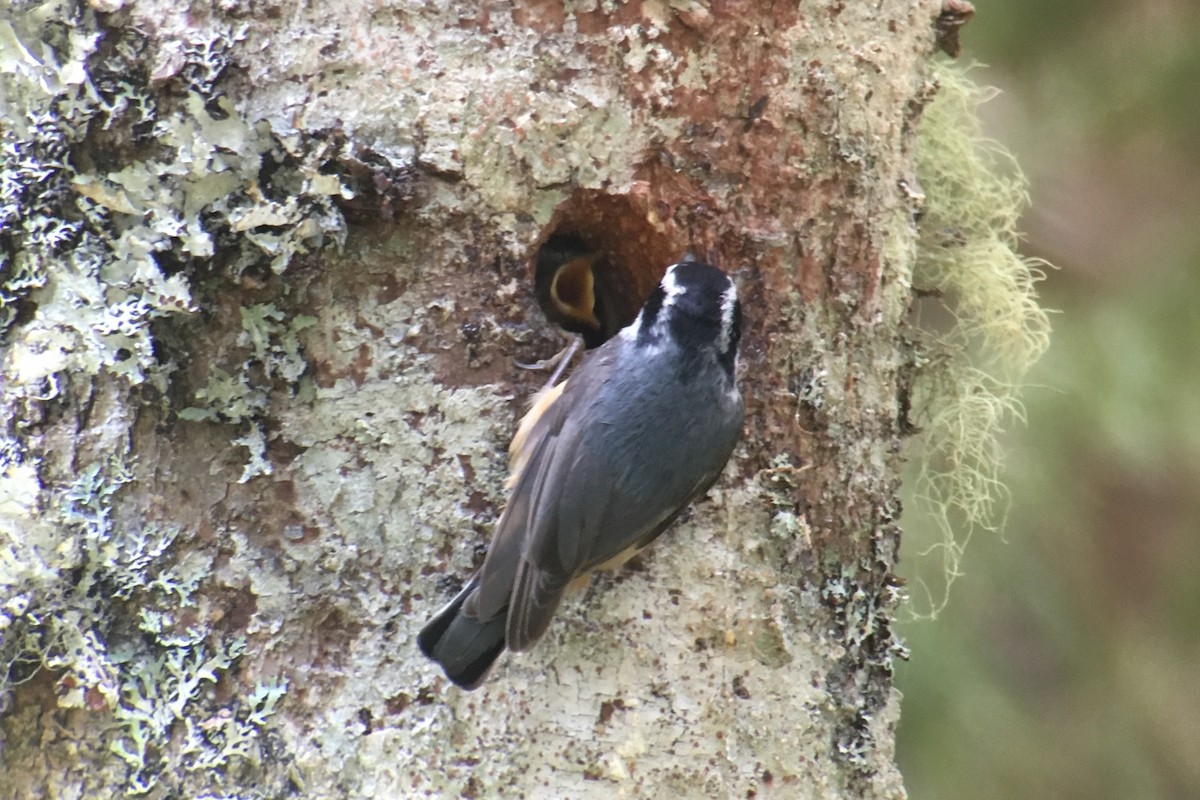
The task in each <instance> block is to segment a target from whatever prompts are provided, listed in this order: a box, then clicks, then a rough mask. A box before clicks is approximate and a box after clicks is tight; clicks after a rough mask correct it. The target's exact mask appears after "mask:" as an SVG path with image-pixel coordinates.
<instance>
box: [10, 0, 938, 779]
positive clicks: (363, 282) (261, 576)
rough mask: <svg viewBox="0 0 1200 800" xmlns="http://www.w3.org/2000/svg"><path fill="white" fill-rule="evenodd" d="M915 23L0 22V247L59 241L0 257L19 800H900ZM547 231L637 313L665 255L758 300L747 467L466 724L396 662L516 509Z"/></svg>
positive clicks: (653, 19) (754, 8)
mask: <svg viewBox="0 0 1200 800" xmlns="http://www.w3.org/2000/svg"><path fill="white" fill-rule="evenodd" d="M938 11H939V6H938V4H937V3H936V2H928V1H926V2H907V1H902V0H882V1H881V2H879V3H872V4H865V3H843V2H840V0H812V2H804V3H799V4H791V3H775V4H751V3H726V2H711V3H708V2H693V1H692V0H669V1H664V2H650V0H644V1H643V2H629V3H615V2H607V1H594V2H586V0H585V1H584V2H578V3H565V4H564V3H560V2H550V1H549V0H540V1H539V2H530V3H517V4H515V5H509V4H505V3H483V4H479V3H475V2H462V3H445V4H433V5H428V4H418V3H414V4H407V3H360V2H349V3H328V4H304V3H292V2H286V0H268V2H262V3H253V2H252V3H243V4H238V3H218V4H216V5H215V7H212V8H209V7H205V8H203V9H202V8H200V7H194V8H191V9H186V10H185V9H181V8H179V7H178V4H176V3H167V2H154V0H144V1H139V2H125V3H122V2H121V1H120V0H97V2H93V3H91V4H89V5H88V6H86V7H85V6H78V5H75V4H73V3H67V2H51V3H40V4H39V3H16V4H14V5H13V6H12V7H11V8H10V9H9V10H8V11H5V12H0V16H3V17H5V20H4V23H3V26H2V27H0V34H2V37H0V38H3V40H4V45H3V46H4V50H3V59H4V61H5V64H6V66H7V68H8V69H7V70H6V73H7V74H6V75H5V76H4V81H5V83H4V86H5V87H6V93H5V96H4V100H5V109H6V117H8V116H9V115H10V114H11V113H13V112H14V110H15V111H17V112H19V113H17V114H16V116H14V117H12V118H13V119H17V118H18V117H19V118H20V119H22V120H24V122H22V123H19V124H18V123H13V124H11V125H10V124H9V123H8V122H6V123H5V126H6V127H5V129H4V130H5V136H6V137H7V138H6V142H9V143H11V148H10V153H9V160H8V161H7V162H6V170H7V171H8V172H7V174H8V175H10V176H12V180H13V181H15V182H17V183H19V184H20V185H21V186H22V187H23V188H22V190H21V191H22V192H24V194H22V195H20V197H19V198H18V201H19V204H20V206H21V214H20V218H21V219H23V220H25V221H30V220H33V221H37V220H43V219H45V220H60V221H62V224H63V225H66V226H67V233H65V234H63V236H65V237H66V238H65V239H64V240H63V242H65V244H64V243H63V242H59V243H55V241H53V240H52V239H51V238H47V237H48V236H49V234H46V233H45V231H46V230H48V228H46V226H45V225H43V226H42V227H41V228H38V227H36V226H32V227H31V224H32V223H31V224H29V225H25V226H24V227H22V226H21V225H19V224H17V223H15V222H12V221H11V220H10V221H9V223H8V225H9V227H8V228H6V229H4V230H3V235H4V236H5V237H6V238H5V239H4V242H5V245H6V252H7V254H8V255H7V256H6V257H7V258H8V261H7V262H6V266H7V267H8V272H7V273H6V274H5V276H4V280H5V281H6V287H7V288H6V292H7V293H6V294H5V295H4V298H5V300H6V304H5V306H4V308H5V309H6V310H7V312H8V314H7V316H6V317H5V318H4V322H5V324H6V325H7V326H8V328H7V332H6V333H5V338H6V347H5V353H4V361H3V382H4V396H3V403H4V405H5V410H6V411H7V416H6V418H7V420H8V422H7V430H6V438H5V441H4V447H3V451H2V455H3V456H4V458H3V462H2V463H3V465H4V474H3V483H2V484H0V520H2V521H3V523H4V528H3V529H2V530H3V535H4V536H5V539H4V541H3V542H0V544H3V548H4V550H3V552H4V558H3V559H0V570H2V571H0V589H2V590H3V593H4V596H3V597H0V602H3V603H4V604H5V605H4V607H3V615H4V616H3V617H2V618H0V624H2V625H3V627H2V628H0V635H2V636H4V641H3V644H2V645H0V654H2V655H3V656H4V658H5V659H6V661H5V664H6V665H7V666H8V673H7V677H4V676H0V678H3V685H4V688H6V694H5V698H6V700H5V704H4V708H5V709H6V710H5V712H4V715H3V718H2V720H0V725H2V728H0V730H2V734H3V737H4V738H3V749H2V755H0V759H2V761H0V764H2V766H0V769H2V770H3V776H0V797H14V798H15V797H21V798H24V797H42V796H47V795H53V796H83V797H104V796H111V795H118V794H120V793H121V792H122V791H126V790H129V791H134V792H142V793H144V794H145V795H146V796H150V797H180V796H182V797H189V796H190V797H198V796H208V795H211V796H239V797H282V796H286V795H288V794H290V793H294V792H297V791H298V792H299V794H300V796H304V797H314V798H315V797H410V796H412V797H416V796H430V797H439V796H446V797H453V796H467V797H485V796H493V795H501V796H506V797H572V798H586V797H606V798H607V797H612V796H622V795H623V796H630V797H673V796H678V797H724V796H728V797H734V796H737V797H789V798H791V797H822V798H825V797H861V798H876V797H888V798H895V797H902V796H903V795H904V791H903V788H902V785H901V779H900V776H899V773H898V771H897V769H896V767H895V764H894V761H893V739H894V729H895V725H896V722H897V718H898V699H897V695H896V692H895V690H894V689H893V687H892V662H893V659H894V658H895V657H897V656H898V655H899V654H900V653H901V652H902V645H901V644H900V643H899V642H898V640H897V639H896V637H895V635H894V634H893V632H892V621H893V616H894V612H895V609H896V604H897V602H898V597H899V593H898V589H897V586H896V581H895V579H894V577H893V567H894V565H895V562H896V558H897V549H898V544H899V536H900V533H899V528H898V526H897V523H896V519H897V516H898V514H899V503H898V500H897V489H898V483H899V477H898V470H899V462H900V459H899V456H898V448H899V445H900V441H901V437H902V436H903V435H904V433H905V425H906V421H905V419H904V412H903V409H904V407H905V406H904V401H903V398H902V395H903V394H904V392H905V391H906V390H905V389H904V386H905V382H904V381H903V380H902V368H903V365H904V364H905V361H906V357H907V356H906V351H905V344H904V341H903V336H902V335H901V330H902V328H901V326H902V322H903V317H904V314H905V312H906V309H907V308H908V305H909V302H910V299H911V298H910V294H911V285H910V279H909V276H910V274H911V273H910V271H911V267H912V260H913V249H914V246H915V244H914V243H915V229H914V224H913V216H914V212H915V207H914V200H913V197H912V193H911V192H906V191H905V189H904V187H905V186H913V185H915V180H914V178H913V175H912V172H913V152H912V151H913V145H914V124H915V122H916V120H917V118H918V117H919V114H920V111H921V108H922V107H923V104H924V103H925V102H926V101H927V100H928V99H929V97H930V96H931V94H932V88H931V83H930V82H929V80H928V74H927V70H928V62H929V59H930V58H931V57H932V55H933V52H934V50H935V49H936V47H937V43H936V35H937V34H936V30H935V25H934V23H935V20H936V18H937V15H938ZM43 117H45V118H46V119H43ZM55 119H57V120H59V121H60V122H55V121H54V120H55ZM39 137H40V138H39ZM38 142H42V144H40V145H39V144H38ZM46 142H49V144H46ZM39 147H40V148H41V149H38V148H39ZM55 148H58V149H57V150H56V149H55ZM59 151H61V152H59ZM56 154H57V155H56ZM31 164H32V165H33V166H30V165H31ZM38 165H41V167H40V168H44V169H45V170H46V173H45V176H44V177H43V178H42V179H41V180H40V181H39V180H38V179H37V178H36V176H37V174H39V173H38V172H37V169H38V168H39V167H38ZM18 201H14V202H18ZM47 224H49V223H47ZM56 230H57V229H56ZM39 231H41V232H40V233H39ZM556 232H557V233H572V234H576V235H578V236H580V237H581V238H582V239H584V240H585V241H586V242H587V243H588V244H589V245H591V246H594V247H596V248H598V249H600V250H602V251H604V252H605V253H606V254H607V256H608V258H609V261H610V263H611V264H612V270H613V275H614V276H615V278H614V280H615V281H616V282H617V284H618V285H619V286H620V287H621V291H622V292H624V293H625V295H626V296H627V297H629V298H638V301H640V298H641V297H644V296H645V294H646V293H647V292H648V290H649V288H650V287H651V286H652V285H653V284H654V283H655V282H656V281H657V279H658V277H659V276H660V275H661V274H662V272H663V270H664V269H665V267H666V266H667V264H669V263H671V262H672V261H674V260H676V259H677V258H678V257H679V256H680V255H681V254H683V253H684V252H685V251H687V250H691V251H692V252H694V253H697V254H699V255H701V256H703V257H704V258H706V259H707V260H710V261H712V262H713V263H715V264H717V265H718V266H720V267H722V268H723V269H725V270H726V271H727V272H729V273H730V274H731V275H733V276H734V277H735V279H736V280H737V282H738V283H739V287H740V293H741V296H742V300H743V304H744V312H745V318H746V326H745V332H744V335H743V346H742V357H741V362H742V370H743V378H742V386H743V393H744V396H745V399H746V408H747V414H746V417H747V423H746V431H745V437H744V439H743V441H742V443H741V444H740V445H739V447H738V449H737V450H736V451H735V454H734V457H733V459H732V460H731V462H730V465H729V466H728V468H727V469H726V472H725V474H724V475H723V477H722V478H721V480H719V481H718V483H717V485H716V487H715V488H714V489H713V490H712V491H711V492H710V493H709V496H708V499H706V500H704V501H701V502H699V503H697V504H696V505H695V506H694V508H693V509H692V511H691V513H690V514H688V515H686V516H685V518H684V519H683V521H681V522H680V523H679V524H677V525H676V526H675V528H674V529H673V530H672V531H670V532H669V533H668V534H667V535H666V536H664V537H663V538H662V539H661V540H659V542H657V543H656V544H655V545H654V546H653V547H652V548H651V549H650V550H649V551H648V552H647V553H646V554H644V555H643V556H642V557H640V558H639V559H638V560H637V561H636V562H635V563H634V564H633V565H631V566H630V567H627V568H625V569H624V570H623V571H621V572H618V573H616V574H613V575H605V576H601V577H598V578H597V579H595V580H594V581H593V583H592V585H591V587H590V588H589V589H588V590H587V591H586V592H585V593H584V594H583V595H582V596H580V597H577V598H574V599H572V600H569V601H568V602H567V603H566V604H565V605H564V607H563V608H562V609H561V611H560V613H559V614H558V618H557V619H556V621H555V622H554V624H553V625H552V627H551V629H550V631H549V633H548V635H547V637H546V638H545V640H543V641H542V642H541V643H540V644H539V646H538V647H537V648H536V649H534V650H533V651H531V652H529V653H524V654H517V655H513V654H506V655H505V656H503V657H502V659H501V661H500V663H499V665H498V668H497V669H496V670H495V671H494V673H493V674H492V676H491V678H490V679H489V680H488V682H487V683H486V684H485V685H484V686H483V687H482V688H481V689H479V690H478V691H476V692H473V693H465V692H462V691H459V690H457V689H456V688H455V687H453V686H451V685H449V684H448V683H447V682H446V681H445V679H444V677H443V676H442V674H441V673H440V671H439V670H437V669H436V668H435V667H434V666H432V665H431V664H429V663H428V662H426V661H425V660H424V659H423V658H422V657H421V655H420V654H419V652H418V651H417V649H416V646H415V637H416V633H417V631H418V630H419V628H420V626H421V625H422V624H423V622H424V621H425V619H426V618H427V617H428V615H429V614H430V613H431V612H432V611H433V610H435V609H436V608H437V607H439V606H440V605H441V604H442V603H443V602H445V601H446V600H447V599H448V598H449V597H450V596H451V594H452V592H453V591H454V589H455V588H456V586H457V585H458V582H459V581H461V580H462V579H464V578H465V577H466V576H467V575H469V574H470V571H471V570H472V569H473V567H474V566H476V565H477V564H478V563H479V562H480V560H481V557H482V552H483V548H484V547H485V546H486V543H487V540H488V537H489V535H490V528H491V525H492V523H493V522H494V520H495V519H496V516H497V514H498V511H499V509H500V508H501V507H502V505H503V488H502V487H503V482H504V472H505V462H506V447H507V442H508V439H509V437H510V436H511V434H512V432H513V430H514V428H515V422H516V420H517V419H518V418H519V417H520V415H521V413H522V412H523V410H524V408H525V407H526V403H527V401H528V398H529V397H530V395H531V394H532V392H534V391H535V390H536V389H537V388H538V387H539V385H540V383H541V382H542V381H543V380H544V376H542V375H540V374H532V373H529V372H526V371H522V370H520V369H517V368H516V367H515V366H514V360H515V359H519V360H524V361H532V360H536V359H538V358H542V357H545V356H548V355H550V354H551V353H553V352H554V350H555V349H556V348H557V347H558V345H559V344H560V339H559V338H558V335H557V334H556V333H555V332H554V331H552V330H551V329H550V327H549V325H548V324H547V323H546V322H545V320H544V318H543V317H542V315H541V312H540V311H539V310H538V308H537V305H536V302H535V300H534V291H533V272H532V267H531V264H532V260H533V258H534V256H535V254H536V252H537V248H538V247H539V246H540V245H541V244H542V243H544V242H545V241H546V240H547V238H548V237H549V236H550V235H551V234H553V233H556ZM86 254H92V255H94V258H91V257H89V258H88V259H85V258H84V255H86ZM18 275H22V276H26V278H27V279H26V280H24V282H16V281H14V280H13V278H14V276H18ZM631 302H633V301H632V300H631Z"/></svg>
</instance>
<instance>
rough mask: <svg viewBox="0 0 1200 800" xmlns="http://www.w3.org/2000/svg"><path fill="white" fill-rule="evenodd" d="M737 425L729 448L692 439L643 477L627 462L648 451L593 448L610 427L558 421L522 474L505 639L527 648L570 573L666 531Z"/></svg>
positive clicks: (701, 488)
mask: <svg viewBox="0 0 1200 800" xmlns="http://www.w3.org/2000/svg"><path fill="white" fill-rule="evenodd" d="M568 388H569V387H568ZM622 424H623V425H625V424H628V425H629V427H630V429H637V428H639V426H641V427H643V428H644V427H645V426H653V425H657V426H661V424H662V420H660V419H653V418H646V419H642V420H639V419H637V415H636V414H634V415H632V418H631V419H627V420H622ZM740 429H741V425H740V421H739V424H738V425H737V428H736V430H734V431H733V433H732V434H731V436H730V437H729V440H728V447H726V446H725V443H724V442H714V441H711V440H709V441H706V442H698V443H697V448H696V449H697V451H698V452H697V457H695V458H690V459H684V460H680V461H674V462H669V463H668V462H663V463H662V464H661V465H660V466H661V475H659V476H657V477H655V478H652V479H650V480H646V476H645V475H644V474H643V475H635V473H634V471H633V470H631V469H630V465H631V464H633V463H635V462H639V461H641V462H647V461H650V462H652V461H653V458H654V455H655V454H653V453H636V454H631V453H629V452H621V451H619V450H614V449H613V448H611V447H608V446H603V447H597V446H596V445H597V443H598V440H599V439H600V438H601V437H603V436H604V435H605V434H606V433H607V432H606V431H605V430H604V423H603V422H600V421H598V420H597V419H595V418H593V417H589V416H588V415H584V417H583V418H582V419H578V418H576V419H571V420H564V421H563V423H562V425H561V429H560V430H559V431H558V433H557V435H555V436H553V437H551V438H549V439H548V440H547V442H546V445H545V449H544V450H542V451H541V452H540V453H539V454H538V461H539V462H540V463H539V464H538V465H537V467H538V468H537V469H531V470H530V471H529V474H528V475H526V476H523V478H526V479H528V480H529V482H530V484H531V485H529V486H528V491H529V492H530V497H529V504H528V506H527V508H526V509H525V512H526V514H527V516H526V519H525V547H524V548H523V549H522V552H521V555H520V558H519V560H518V562H517V564H516V576H515V582H514V584H513V586H512V594H511V596H510V598H509V600H510V605H509V609H508V625H507V641H508V646H509V648H510V649H512V650H522V649H525V648H528V647H529V646H530V645H532V644H533V643H534V642H535V641H536V640H537V639H538V638H540V637H541V636H542V634H543V633H545V631H546V628H547V626H548V625H549V624H550V620H551V618H552V616H553V614H554V612H555V610H556V609H557V607H558V604H559V602H560V600H561V599H562V595H563V592H564V591H565V590H566V588H567V586H568V585H569V584H570V583H571V581H572V580H573V579H574V578H575V577H577V576H579V575H581V574H584V573H586V572H588V571H590V570H591V569H593V568H595V567H596V566H598V565H600V564H603V563H605V562H607V561H610V560H613V559H614V558H617V557H619V556H620V555H621V554H623V553H625V552H627V551H630V550H639V549H641V548H642V547H644V546H646V545H647V544H649V543H650V542H651V541H652V540H653V539H654V538H656V537H657V536H658V535H659V534H661V533H662V532H663V531H664V530H666V529H667V528H668V527H669V526H670V525H671V523H672V522H674V520H675V518H676V517H678V516H679V513H680V512H681V511H682V510H683V508H684V507H686V506H687V504H688V503H689V502H690V501H691V500H692V499H694V498H695V497H697V496H698V495H700V494H702V493H703V492H705V491H706V490H707V489H708V487H709V486H711V485H712V483H713V481H715V480H716V478H717V476H718V475H719V474H720V472H721V469H722V468H723V467H724V465H725V462H726V461H727V460H728V456H729V451H730V450H731V449H732V447H733V441H734V440H736V437H737V434H738V433H739V432H740ZM680 435H684V434H683V432H681V434H680ZM633 438H634V439H635V440H636V439H637V436H636V435H635V436H634V437H633ZM597 451H603V452H597ZM531 466H533V464H532V463H531ZM535 475H536V478H535ZM521 483H525V481H524V480H522V482H521ZM522 488H525V487H519V488H518V491H520V490H521V489H522Z"/></svg>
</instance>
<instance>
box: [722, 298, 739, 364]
mask: <svg viewBox="0 0 1200 800" xmlns="http://www.w3.org/2000/svg"><path fill="white" fill-rule="evenodd" d="M737 299H738V296H737V286H735V285H734V283H733V281H730V282H729V288H728V289H726V290H725V291H724V292H722V293H721V352H722V353H724V352H727V351H728V350H729V339H730V337H731V336H733V309H734V307H735V306H736V305H737Z"/></svg>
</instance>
